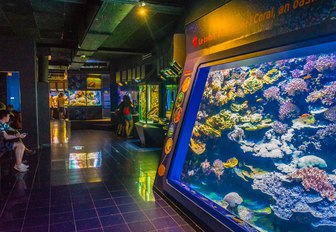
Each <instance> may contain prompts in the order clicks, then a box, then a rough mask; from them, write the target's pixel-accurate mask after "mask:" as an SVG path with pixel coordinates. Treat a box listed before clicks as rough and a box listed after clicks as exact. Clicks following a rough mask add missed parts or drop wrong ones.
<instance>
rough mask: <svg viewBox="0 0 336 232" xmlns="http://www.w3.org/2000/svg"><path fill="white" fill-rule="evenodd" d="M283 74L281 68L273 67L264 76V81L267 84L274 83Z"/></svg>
mask: <svg viewBox="0 0 336 232" xmlns="http://www.w3.org/2000/svg"><path fill="white" fill-rule="evenodd" d="M281 75H282V73H281V71H280V70H278V69H275V68H273V69H271V70H269V71H268V72H267V73H266V74H265V75H264V76H263V81H264V83H266V84H272V83H273V82H275V81H277V80H279V78H280V77H281Z"/></svg>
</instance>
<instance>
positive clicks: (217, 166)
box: [212, 159, 224, 180]
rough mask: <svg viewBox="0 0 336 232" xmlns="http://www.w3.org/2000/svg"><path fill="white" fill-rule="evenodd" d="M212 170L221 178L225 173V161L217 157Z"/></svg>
mask: <svg viewBox="0 0 336 232" xmlns="http://www.w3.org/2000/svg"><path fill="white" fill-rule="evenodd" d="M212 171H213V172H214V173H215V175H216V177H217V179H218V180H220V178H221V176H222V175H223V173H224V166H223V162H222V161H221V160H220V159H216V160H215V161H214V162H213V164H212Z"/></svg>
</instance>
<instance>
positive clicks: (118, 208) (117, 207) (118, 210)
mask: <svg viewBox="0 0 336 232" xmlns="http://www.w3.org/2000/svg"><path fill="white" fill-rule="evenodd" d="M102 183H103V184H104V186H105V188H106V190H107V191H108V188H107V186H106V183H105V182H104V181H103V182H102ZM108 193H109V195H110V197H111V199H112V201H113V203H114V205H115V206H116V207H117V209H118V211H119V214H120V215H121V217H122V219H123V220H124V222H125V224H126V226H127V228H128V230H129V231H132V230H131V228H130V227H129V225H128V223H127V222H126V220H125V218H124V216H123V214H122V212H121V210H120V209H119V207H118V205H117V203H116V202H115V200H114V199H113V197H112V195H111V193H110V191H108ZM103 231H105V230H104V228H103Z"/></svg>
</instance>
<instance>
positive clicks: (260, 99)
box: [256, 98, 264, 102]
mask: <svg viewBox="0 0 336 232" xmlns="http://www.w3.org/2000/svg"><path fill="white" fill-rule="evenodd" d="M261 101H264V99H263V98H258V99H257V100H256V102H261Z"/></svg>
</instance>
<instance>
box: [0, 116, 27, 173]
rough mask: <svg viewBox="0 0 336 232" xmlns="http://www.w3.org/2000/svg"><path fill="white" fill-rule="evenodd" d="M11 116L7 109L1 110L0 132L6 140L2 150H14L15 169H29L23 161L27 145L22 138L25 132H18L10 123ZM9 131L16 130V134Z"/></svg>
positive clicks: (20, 170)
mask: <svg viewBox="0 0 336 232" xmlns="http://www.w3.org/2000/svg"><path fill="white" fill-rule="evenodd" d="M9 118H10V113H9V112H8V111H7V110H0V133H1V134H2V136H3V138H4V141H3V143H2V146H3V147H2V148H1V149H0V150H5V151H14V152H15V157H16V162H15V165H14V169H15V170H17V171H19V172H26V171H28V168H29V165H25V164H23V163H22V157H23V154H24V152H25V149H26V147H25V145H24V144H23V142H22V141H21V139H23V138H25V137H26V134H25V133H22V134H21V133H19V132H16V131H15V130H14V129H13V128H11V127H10V126H9V125H8V121H9ZM7 131H11V132H16V133H15V134H14V135H10V134H8V133H7Z"/></svg>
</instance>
